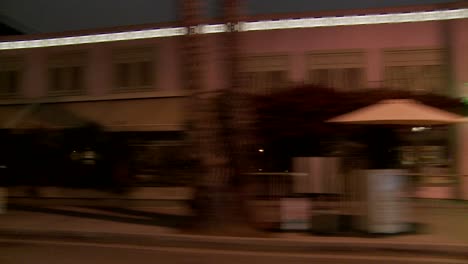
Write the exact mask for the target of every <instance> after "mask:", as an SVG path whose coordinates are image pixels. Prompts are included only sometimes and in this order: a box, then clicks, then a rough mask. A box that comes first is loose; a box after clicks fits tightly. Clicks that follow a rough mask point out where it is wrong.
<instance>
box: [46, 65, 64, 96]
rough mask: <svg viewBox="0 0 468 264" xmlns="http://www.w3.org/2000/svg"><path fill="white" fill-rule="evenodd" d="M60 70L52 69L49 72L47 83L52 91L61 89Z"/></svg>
mask: <svg viewBox="0 0 468 264" xmlns="http://www.w3.org/2000/svg"><path fill="white" fill-rule="evenodd" d="M61 73H62V69H61V68H52V69H50V70H49V82H50V89H51V90H52V91H60V90H61V89H62V87H61V86H62V78H61V75H62V74H61Z"/></svg>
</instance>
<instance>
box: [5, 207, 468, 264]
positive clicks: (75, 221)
mask: <svg viewBox="0 0 468 264" xmlns="http://www.w3.org/2000/svg"><path fill="white" fill-rule="evenodd" d="M415 210H416V211H415V215H417V217H418V222H419V223H423V224H425V226H426V227H425V228H424V230H423V232H422V233H418V234H404V235H392V236H385V237H372V238H371V237H337V236H316V235H312V234H306V233H281V232H277V233H267V234H265V237H262V238H245V237H243V238H241V237H216V236H200V235H187V234H183V233H181V231H179V229H178V227H180V226H181V225H183V224H184V223H186V221H190V218H189V217H188V215H189V214H190V211H189V210H188V209H187V208H186V207H184V206H183V205H170V206H169V205H168V206H158V207H139V208H136V209H135V208H128V209H126V208H123V207H92V206H90V207H78V206H47V207H46V206H40V207H37V206H34V207H31V206H11V207H10V208H8V210H7V212H6V213H5V214H1V215H0V239H2V238H4V239H5V238H7V239H21V238H27V239H52V240H71V241H80V242H93V243H114V244H136V245H148V246H166V247H167V246H177V247H189V248H190V247H191V248H210V249H213V248H216V249H221V248H222V249H234V250H248V251H250V250H254V249H255V250H261V251H269V252H273V251H275V252H276V251H287V252H291V251H292V252H304V253H305V252H310V251H311V250H314V249H317V250H320V251H323V250H331V251H336V250H339V251H343V250H349V251H356V250H369V251H370V250H372V252H374V251H375V250H379V251H381V250H384V251H385V250H387V251H404V252H408V251H415V252H416V251H417V252H419V253H421V252H428V253H429V254H434V253H437V252H439V253H440V254H457V255H461V256H468V224H467V222H468V208H467V207H466V206H458V207H457V206H456V207H452V206H439V207H436V208H431V207H427V206H423V207H421V206H420V207H417V208H415ZM184 221H185V222H184Z"/></svg>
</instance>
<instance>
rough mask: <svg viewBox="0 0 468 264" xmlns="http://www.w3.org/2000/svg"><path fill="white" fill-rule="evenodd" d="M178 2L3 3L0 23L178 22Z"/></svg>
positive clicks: (360, 3)
mask: <svg viewBox="0 0 468 264" xmlns="http://www.w3.org/2000/svg"><path fill="white" fill-rule="evenodd" d="M206 2H207V3H209V4H208V7H207V8H206V15H207V16H210V17H214V16H216V15H217V14H218V10H219V8H217V5H218V3H219V2H220V0H207V1H206ZM443 2H453V0H326V1H318V0H317V1H315V0H244V3H245V6H246V12H247V13H248V14H264V13H288V12H302V11H318V10H336V9H351V8H370V7H385V6H401V5H417V4H432V3H443ZM176 4H177V1H175V0H0V20H1V21H3V22H4V23H6V24H8V25H10V26H13V27H15V28H18V29H19V30H21V31H23V32H25V33H40V32H60V31H67V30H79V29H88V28H100V27H112V26H120V25H134V24H145V23H157V22H166V21H175V20H177V8H176Z"/></svg>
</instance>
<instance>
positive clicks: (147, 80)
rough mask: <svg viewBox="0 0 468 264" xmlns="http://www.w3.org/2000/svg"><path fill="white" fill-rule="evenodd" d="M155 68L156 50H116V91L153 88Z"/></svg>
mask: <svg viewBox="0 0 468 264" xmlns="http://www.w3.org/2000/svg"><path fill="white" fill-rule="evenodd" d="M154 70H155V67H154V52H153V50H152V49H151V48H140V49H124V50H117V51H114V91H116V92H127V91H145V90H150V89H152V88H153V86H154V79H155V74H154V72H155V71H154Z"/></svg>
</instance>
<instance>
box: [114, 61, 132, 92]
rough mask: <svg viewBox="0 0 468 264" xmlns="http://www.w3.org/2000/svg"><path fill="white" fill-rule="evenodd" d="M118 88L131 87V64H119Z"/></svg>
mask: <svg viewBox="0 0 468 264" xmlns="http://www.w3.org/2000/svg"><path fill="white" fill-rule="evenodd" d="M116 84H117V88H127V87H129V86H130V64H129V63H118V64H117V65H116Z"/></svg>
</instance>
